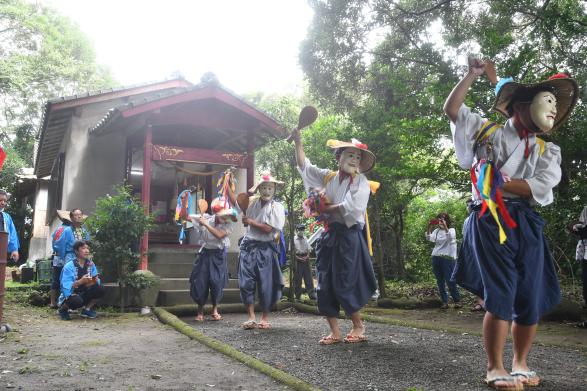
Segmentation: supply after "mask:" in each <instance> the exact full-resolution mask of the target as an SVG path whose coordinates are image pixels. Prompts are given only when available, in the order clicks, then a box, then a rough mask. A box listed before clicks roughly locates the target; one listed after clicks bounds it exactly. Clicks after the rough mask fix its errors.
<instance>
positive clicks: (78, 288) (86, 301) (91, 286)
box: [59, 240, 104, 320]
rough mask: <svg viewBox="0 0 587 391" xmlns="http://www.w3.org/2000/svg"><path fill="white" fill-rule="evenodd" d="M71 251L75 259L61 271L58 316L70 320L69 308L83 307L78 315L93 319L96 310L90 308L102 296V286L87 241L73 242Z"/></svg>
mask: <svg viewBox="0 0 587 391" xmlns="http://www.w3.org/2000/svg"><path fill="white" fill-rule="evenodd" d="M73 251H74V252H75V259H72V260H70V261H69V262H67V263H66V264H65V266H63V271H62V272H61V278H60V286H61V295H60V296H59V316H61V319H63V320H70V319H71V318H70V317H69V310H70V309H71V310H74V309H77V308H82V307H83V309H82V311H81V312H80V316H82V317H84V318H91V319H93V318H95V317H96V312H95V311H94V310H93V309H92V308H93V307H94V306H95V305H96V302H97V301H98V299H100V298H101V297H102V296H104V288H103V287H102V285H101V283H100V279H99V278H98V270H97V269H96V265H94V262H92V261H91V260H90V259H89V256H90V246H89V244H88V242H86V241H83V240H80V241H77V242H75V243H74V245H73Z"/></svg>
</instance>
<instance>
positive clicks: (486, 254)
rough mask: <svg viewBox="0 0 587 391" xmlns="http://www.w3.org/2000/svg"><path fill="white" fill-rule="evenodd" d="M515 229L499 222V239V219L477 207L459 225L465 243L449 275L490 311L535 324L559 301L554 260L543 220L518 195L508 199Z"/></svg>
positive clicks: (498, 315) (521, 321)
mask: <svg viewBox="0 0 587 391" xmlns="http://www.w3.org/2000/svg"><path fill="white" fill-rule="evenodd" d="M506 206H507V209H508V212H509V213H510V216H512V218H513V219H514V220H515V221H516V223H517V225H518V227H517V228H514V229H509V228H507V226H506V225H505V224H504V223H503V221H502V225H503V227H504V229H505V231H506V235H507V240H506V241H505V243H504V244H500V243H499V232H498V227H497V223H496V222H495V220H494V219H493V216H491V214H490V213H489V211H487V212H486V213H485V214H484V215H483V216H482V217H479V211H480V206H479V205H476V206H475V207H474V211H473V213H471V215H470V216H469V217H468V218H467V220H466V221H465V224H464V226H463V246H462V248H461V252H460V254H459V257H458V262H457V266H456V267H455V271H454V274H453V278H454V279H455V280H456V281H457V283H458V284H459V285H461V286H462V287H463V288H465V289H467V290H469V291H470V292H472V293H473V294H475V295H477V296H479V297H483V298H484V300H485V308H486V309H487V311H488V312H490V313H492V314H494V315H496V316H497V317H499V318H501V319H504V320H512V319H513V320H514V321H516V323H518V324H521V325H526V326H530V325H534V324H536V323H538V321H539V320H540V318H541V317H542V316H543V315H544V314H546V313H547V312H549V311H550V310H552V309H553V308H554V307H555V306H556V305H557V304H558V303H559V301H560V297H561V294H560V288H559V284H558V278H557V275H556V271H555V269H554V261H553V259H552V255H551V253H550V249H549V248H548V243H547V241H546V238H545V237H544V233H543V227H544V220H543V219H542V218H541V217H540V216H539V215H538V213H536V211H534V209H533V208H532V207H530V205H529V204H528V203H527V202H525V201H523V200H519V199H515V200H508V201H506Z"/></svg>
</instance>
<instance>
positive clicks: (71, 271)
mask: <svg viewBox="0 0 587 391" xmlns="http://www.w3.org/2000/svg"><path fill="white" fill-rule="evenodd" d="M87 273H90V275H91V276H92V277H95V276H97V275H98V269H97V268H96V265H95V264H94V262H92V261H91V260H89V259H86V262H85V264H84V267H81V266H80V265H79V263H78V262H77V259H75V258H74V259H73V260H71V261H69V262H67V263H66V264H65V266H63V270H62V271H61V278H60V279H59V281H60V286H61V295H59V305H61V304H63V302H64V301H65V299H67V298H68V297H69V296H71V295H72V294H73V293H74V289H73V283H74V282H76V281H77V280H79V279H80V278H81V277H82V276H84V275H85V274H87ZM98 284H100V280H98Z"/></svg>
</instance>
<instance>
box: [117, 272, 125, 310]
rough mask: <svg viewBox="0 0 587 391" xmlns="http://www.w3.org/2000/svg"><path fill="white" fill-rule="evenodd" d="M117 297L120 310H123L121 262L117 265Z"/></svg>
mask: <svg viewBox="0 0 587 391" xmlns="http://www.w3.org/2000/svg"><path fill="white" fill-rule="evenodd" d="M117 267H118V298H119V300H120V312H124V285H123V283H122V262H119V263H118V265H117Z"/></svg>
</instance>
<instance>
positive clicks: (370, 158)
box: [326, 138, 375, 174]
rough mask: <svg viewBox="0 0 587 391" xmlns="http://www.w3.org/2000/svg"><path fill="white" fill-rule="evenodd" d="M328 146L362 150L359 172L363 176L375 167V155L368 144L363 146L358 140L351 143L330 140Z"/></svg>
mask: <svg viewBox="0 0 587 391" xmlns="http://www.w3.org/2000/svg"><path fill="white" fill-rule="evenodd" d="M326 145H327V146H329V147H330V148H333V149H339V148H356V149H359V150H361V152H362V154H361V164H360V165H359V171H360V172H361V174H364V173H366V172H369V171H371V169H372V168H373V166H374V165H375V154H374V153H373V152H371V151H369V149H368V147H367V144H363V143H362V142H360V141H359V140H357V139H354V138H353V139H351V142H350V143H349V142H346V141H338V140H328V141H327V142H326Z"/></svg>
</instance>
